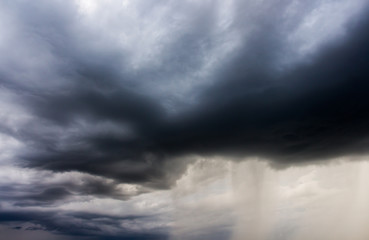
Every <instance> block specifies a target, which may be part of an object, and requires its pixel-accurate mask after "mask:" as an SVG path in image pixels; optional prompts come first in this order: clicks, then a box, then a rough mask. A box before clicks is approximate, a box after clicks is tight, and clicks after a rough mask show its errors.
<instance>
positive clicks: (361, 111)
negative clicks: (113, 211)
mask: <svg viewBox="0 0 369 240" xmlns="http://www.w3.org/2000/svg"><path fill="white" fill-rule="evenodd" d="M212 3H213V2H210V3H189V2H186V3H181V4H180V6H179V7H175V6H174V5H175V4H174V3H173V2H171V1H162V2H160V3H158V5H157V6H155V7H154V6H153V5H152V3H150V4H147V3H145V2H139V3H137V4H139V10H138V11H137V13H135V14H137V15H138V16H139V17H140V18H139V20H136V21H133V20H130V19H129V17H127V18H125V19H124V20H127V22H128V23H124V21H122V20H121V19H120V18H119V15H120V14H122V12H120V11H119V10H115V9H112V11H113V10H114V13H115V14H116V15H117V17H116V18H117V19H116V18H113V20H111V22H109V21H108V20H106V18H108V17H106V12H104V11H105V10H97V11H98V13H97V14H101V15H97V16H95V17H96V18H99V17H100V18H101V22H104V21H106V22H104V23H105V24H106V25H104V24H102V25H103V27H102V26H98V24H97V23H96V26H95V25H93V24H94V22H93V21H92V22H89V21H88V20H84V18H83V17H82V16H81V15H80V14H81V13H79V12H78V10H77V5H76V4H75V3H71V2H68V3H65V2H62V1H55V2H50V1H34V2H26V1H5V2H3V3H1V6H2V10H1V12H2V13H5V14H4V15H3V17H2V18H3V19H5V20H6V21H7V22H8V23H9V29H10V30H2V31H4V35H7V36H9V39H7V40H5V41H4V42H5V43H4V44H3V45H0V50H2V51H4V54H3V56H6V57H1V58H0V63H1V65H2V67H0V86H1V89H6V91H9V92H11V93H12V94H13V95H14V96H15V97H14V98H11V99H10V98H9V99H6V100H8V102H12V104H13V105H17V106H20V110H19V112H22V111H23V113H24V115H26V116H27V117H28V118H24V119H25V120H22V121H21V124H19V125H18V126H17V127H16V128H14V126H10V124H9V123H8V122H6V121H4V123H2V124H1V127H0V131H1V133H3V134H5V135H7V136H11V137H13V138H14V139H16V140H17V141H19V142H21V143H22V144H23V145H22V146H21V147H19V150H18V149H17V152H16V153H14V155H15V157H13V158H14V164H17V165H18V166H22V167H28V168H32V169H36V170H40V171H41V170H52V171H54V172H68V171H78V172H83V173H89V174H91V175H96V176H100V177H101V179H98V180H97V179H96V178H93V177H91V178H85V179H84V183H82V184H76V183H73V182H72V181H71V182H62V183H56V184H55V183H53V184H48V183H47V182H45V183H42V180H40V181H39V183H38V184H35V186H38V188H37V190H33V191H30V190H29V189H28V188H29V186H17V187H18V188H12V187H11V186H8V187H4V188H2V189H1V191H2V198H4V199H5V200H7V201H10V202H12V203H14V204H15V205H18V206H34V205H43V206H53V205H55V204H58V203H59V202H63V201H68V199H70V198H72V197H73V196H86V195H93V196H97V197H109V198H115V199H129V198H130V197H131V195H130V194H125V193H121V192H119V191H118V190H117V186H118V184H119V183H132V184H138V185H140V187H141V188H142V189H140V190H139V191H138V192H137V193H136V194H140V193H144V192H146V191H151V190H153V189H168V188H170V187H171V186H173V184H174V183H175V181H176V180H177V179H178V177H179V176H181V175H182V174H183V172H184V170H185V169H186V166H187V164H188V163H189V162H191V161H189V160H184V159H185V157H186V156H192V155H207V156H212V155H232V156H233V157H239V156H240V157H242V158H243V157H244V156H262V157H266V158H268V159H270V160H271V161H272V162H273V163H284V164H287V165H293V164H298V163H301V162H303V161H310V160H314V159H322V158H329V157H336V156H341V155H347V154H362V153H367V149H368V148H367V147H368V134H369V132H368V127H367V126H366V123H367V120H368V119H369V115H368V113H369V98H368V97H367V94H366V93H367V90H368V89H369V85H368V83H367V81H366V80H367V78H368V77H369V72H368V71H369V70H368V69H369V68H368V62H369V59H368V56H369V52H368V51H369V49H368V46H367V42H368V41H369V35H368V34H367V32H368V28H369V27H368V26H369V20H368V18H367V17H366V16H365V10H366V9H367V8H365V9H363V10H362V12H361V14H357V15H356V16H354V17H352V19H351V20H350V21H349V22H348V23H347V24H346V25H344V26H343V29H344V31H345V32H344V34H343V35H342V36H340V38H338V37H337V38H336V39H335V38H333V39H330V41H327V42H326V43H325V44H321V45H320V46H319V47H318V48H317V49H315V52H314V51H313V53H311V54H307V55H306V56H305V57H301V59H299V60H296V62H294V61H292V63H289V62H288V61H287V60H289V59H292V60H293V59H298V57H296V56H297V55H298V54H297V53H296V49H295V48H297V46H294V45H292V44H291V42H290V41H288V39H287V37H288V36H289V34H290V33H292V32H295V31H297V29H298V28H299V27H301V24H302V22H304V20H305V18H307V17H308V16H309V14H310V13H311V12H313V11H314V8H315V7H316V6H317V5H319V4H322V2H320V1H310V2H309V3H306V5H304V6H302V3H301V2H300V1H295V5H293V4H292V2H291V1H278V2H273V3H272V2H270V3H264V2H263V3H262V4H261V3H258V1H246V2H240V1H235V2H234V3H233V4H234V6H233V7H231V8H230V9H229V11H231V12H232V14H230V15H232V16H231V17H229V18H230V19H228V20H227V21H225V22H222V21H223V19H221V11H220V10H222V9H221V8H222V5H221V3H220V2H219V3H218V4H219V5H217V4H214V5H211V4H212ZM161 4H162V5H161ZM304 4H305V3H304ZM291 9H292V10H293V11H292V10H291ZM256 10H257V11H256ZM104 14H105V15H104ZM160 14H162V15H160ZM288 14H289V15H288ZM158 15H160V16H159V17H158ZM286 16H288V17H286ZM149 17H152V18H153V19H148V20H146V21H147V23H144V20H145V18H149ZM122 18H123V14H122ZM86 19H87V18H86ZM167 19H169V20H167ZM150 20H152V21H150ZM149 23H150V24H152V25H150V26H152V27H153V28H155V27H157V29H154V30H152V31H149V30H150V29H145V25H146V24H149ZM130 24H132V25H133V27H131V28H127V29H125V28H124V27H125V26H126V25H130ZM135 24H137V26H136V25H135ZM155 24H157V25H155ZM160 24H162V25H160ZM222 24H223V25H222ZM121 26H123V27H121ZM120 27H121V28H120ZM136 27H137V28H138V29H141V30H142V31H143V32H144V34H142V35H143V36H141V35H140V34H141V33H140V32H136V30H135V28H136ZM220 28H224V29H221V30H219V29H220ZM168 29H169V30H168ZM125 30H126V31H127V33H126V34H127V35H129V34H132V35H134V36H135V34H136V35H137V36H139V37H137V39H133V40H131V41H132V42H135V41H136V40H137V43H134V44H133V43H132V46H131V47H132V49H133V50H132V49H129V47H126V48H125V47H124V46H123V47H122V46H121V45H122V44H123V43H124V42H123V43H122V41H121V39H120V38H121V37H122V36H121V35H124V34H123V33H124V31H125ZM155 30H157V31H155ZM159 30H161V31H159ZM145 31H147V32H145ZM145 33H146V34H148V36H146V35H145ZM171 34H172V35H174V37H170V36H171ZM316 34H317V35H318V34H319V33H316ZM123 37H124V36H123ZM123 37H122V38H123ZM145 40H147V41H149V40H152V42H149V43H147V46H146V45H145V43H146V42H145ZM233 41H234V42H237V41H239V43H238V44H235V46H228V45H227V44H230V43H229V42H231V43H233ZM226 47H229V48H230V49H232V50H229V51H228V50H227V51H224V52H223V53H218V51H219V52H220V50H219V49H225V48H226ZM217 54H219V55H217ZM141 55H142V56H141ZM137 59H138V60H137ZM286 59H287V60H286ZM140 61H141V62H140ZM286 62H287V63H286ZM210 63H211V64H210ZM207 64H209V66H208V65H207ZM209 69H210V70H209ZM4 98H7V97H4ZM15 115H16V114H15ZM17 117H18V116H14V118H15V119H16V118H17ZM19 118H21V117H19ZM103 177H105V178H108V179H110V180H111V181H105V180H103ZM19 190H22V191H24V194H23V195H21V196H20V195H19V194H18V195H17V194H15V193H17V192H18V191H19ZM5 193H11V194H14V195H11V194H10V195H11V196H8V197H5V195H6V194H5ZM17 214H18V215H17ZM17 214H16V215H9V217H8V218H7V220H6V219H5V218H6V217H4V221H11V219H13V218H14V219H15V218H19V221H28V220H30V219H31V218H32V219H46V217H45V216H43V215H42V216H41V215H37V214H36V215H32V217H30V218H27V217H26V216H25V215H24V214H23V213H17ZM14 216H15V217H14ZM54 217H55V216H54ZM58 224H59V223H57V224H55V226H56V225H58ZM73 229H74V228H73ZM73 229H72V230H70V231H71V232H73V231H76V232H77V233H79V232H78V229H77V230H73ZM65 231H67V230H65ZM91 231H96V232H99V231H100V230H99V229H98V227H96V226H94V227H93V229H91ZM109 237H111V238H112V239H113V238H114V237H116V236H109ZM131 237H134V236H131ZM144 237H146V238H150V237H151V236H141V238H144ZM155 237H158V236H155ZM155 237H153V238H155ZM161 237H162V236H159V237H158V238H159V239H160V238H161ZM137 238H139V236H137ZM106 239H108V238H106ZM131 239H132V238H131Z"/></svg>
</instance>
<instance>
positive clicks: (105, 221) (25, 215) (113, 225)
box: [0, 211, 168, 240]
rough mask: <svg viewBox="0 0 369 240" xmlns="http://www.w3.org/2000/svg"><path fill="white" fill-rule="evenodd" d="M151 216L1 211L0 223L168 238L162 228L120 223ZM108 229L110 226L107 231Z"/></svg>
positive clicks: (92, 235) (102, 235) (80, 233)
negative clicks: (144, 228) (138, 228)
mask: <svg viewBox="0 0 369 240" xmlns="http://www.w3.org/2000/svg"><path fill="white" fill-rule="evenodd" d="M150 218H151V217H150V216H126V217H115V216H109V215H98V214H86V213H79V212H76V213H66V212H58V213H57V212H52V211H48V212H44V213H41V212H36V211H22V212H18V211H1V216H0V223H12V222H14V223H22V224H23V225H24V226H22V225H21V226H19V225H18V226H16V227H13V229H17V230H22V229H24V230H27V231H30V230H33V231H47V232H51V233H54V234H57V235H65V236H74V237H80V238H81V239H85V238H87V239H98V240H104V239H168V236H167V234H166V233H165V232H164V231H163V229H151V231H150V232H147V233H145V232H144V231H135V230H132V229H126V228H124V227H121V226H120V224H121V223H122V222H124V221H125V222H129V221H132V222H134V221H135V220H137V219H144V220H145V219H146V220H147V221H149V220H150ZM27 224H28V225H27ZM107 229H109V230H110V232H111V233H110V234H109V233H107V231H106V230H107Z"/></svg>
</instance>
